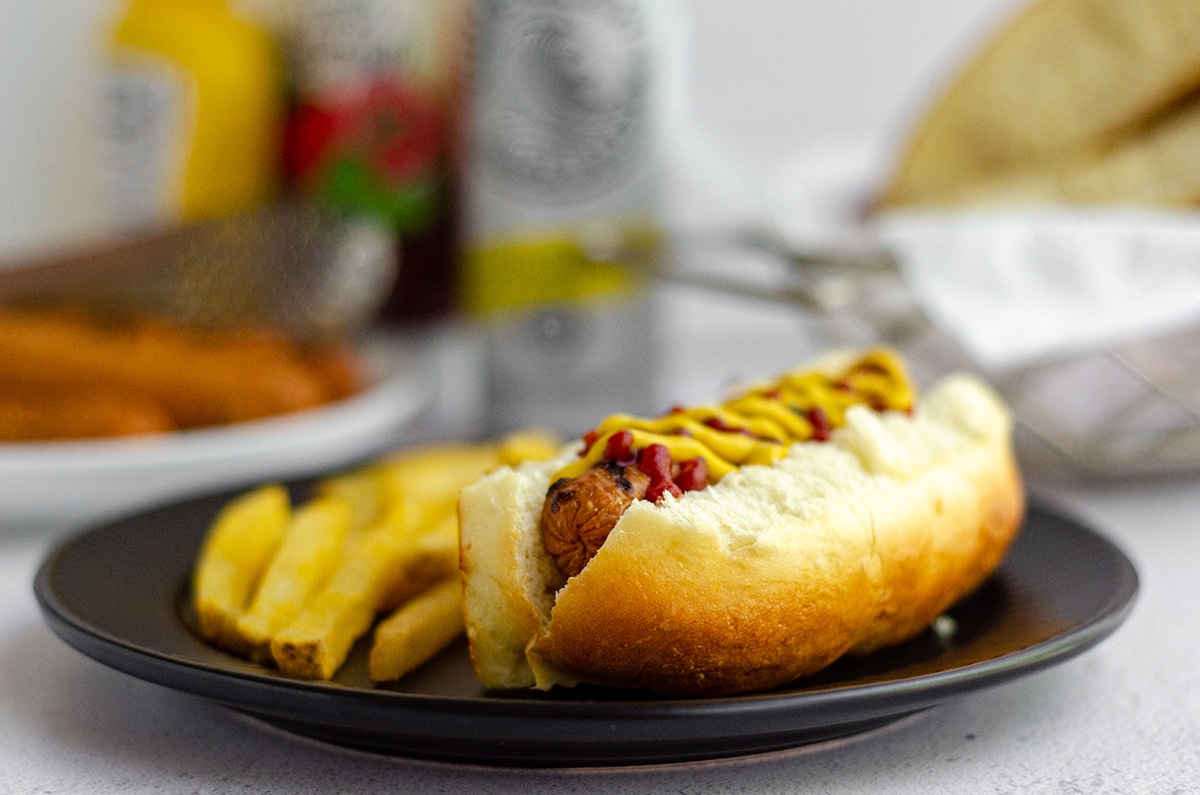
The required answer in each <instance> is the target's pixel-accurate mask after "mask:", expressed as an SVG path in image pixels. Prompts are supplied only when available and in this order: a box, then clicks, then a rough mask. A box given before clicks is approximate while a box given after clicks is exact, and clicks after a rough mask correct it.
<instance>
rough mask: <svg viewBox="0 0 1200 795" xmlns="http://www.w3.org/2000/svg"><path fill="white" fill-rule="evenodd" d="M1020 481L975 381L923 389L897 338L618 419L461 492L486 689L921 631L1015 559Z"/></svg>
mask: <svg viewBox="0 0 1200 795" xmlns="http://www.w3.org/2000/svg"><path fill="white" fill-rule="evenodd" d="M1023 513H1024V492H1023V488H1022V485H1021V480H1020V476H1019V472H1018V469H1017V465H1016V462H1015V459H1014V456H1013V453H1012V447H1011V422H1010V419H1009V415H1008V412H1007V410H1006V408H1005V407H1004V406H1003V404H1002V403H1001V402H1000V400H999V399H998V398H997V397H996V396H995V395H994V394H993V393H992V391H991V390H990V389H989V388H988V387H987V386H985V385H984V384H983V383H982V382H981V381H979V380H978V379H977V378H975V377H973V376H969V375H965V374H960V375H953V376H948V377H946V378H944V379H943V380H941V381H939V382H938V383H936V384H935V385H934V386H933V387H932V388H931V389H930V390H929V392H928V394H926V395H924V396H922V397H918V396H917V393H916V389H915V387H914V386H913V384H912V382H911V379H910V378H909V377H908V375H907V373H906V370H905V367H904V363H903V362H902V360H901V359H900V357H899V356H898V355H897V354H896V353H895V352H894V351H890V350H886V349H879V350H872V351H867V352H865V353H845V352H842V353H836V354H831V355H829V356H826V357H823V358H822V359H820V360H818V361H817V362H814V363H813V364H812V365H810V366H809V367H806V368H803V369H800V370H796V371H793V372H789V373H787V374H785V375H783V376H782V377H780V378H778V379H775V380H773V381H770V382H766V383H763V384H759V385H756V386H754V387H752V388H750V389H748V390H746V391H744V392H743V393H741V394H740V395H737V396H735V397H734V398H733V399H731V400H729V401H728V402H726V403H724V404H722V405H719V406H707V407H704V406H701V407H695V408H690V409H683V408H677V409H673V410H672V411H670V412H668V413H667V414H665V415H663V416H662V417H658V418H654V419H642V418H636V417H630V416H626V415H615V416H613V417H609V418H608V419H606V420H604V421H603V422H601V423H600V424H599V425H598V426H597V427H596V428H595V429H594V430H593V431H592V432H589V433H588V434H586V435H585V437H584V440H583V444H582V445H579V444H576V445H571V446H568V447H566V448H564V449H563V450H562V451H561V453H560V454H559V455H558V456H557V457H556V458H555V459H553V460H551V461H548V462H539V463H531V464H524V465H521V466H518V467H517V468H504V469H500V470H497V471H495V472H493V473H490V474H489V475H487V476H485V477H484V478H483V479H482V480H480V481H478V482H477V483H475V484H473V485H472V486H470V487H468V488H467V489H465V490H464V491H463V492H462V495H461V498H460V501H459V526H460V569H461V573H462V577H463V581H464V595H465V600H464V612H465V619H466V625H467V636H468V640H469V645H470V650H471V657H472V661H473V664H474V667H475V671H476V675H477V676H478V678H479V679H480V681H481V682H482V683H483V684H484V685H485V686H487V687H489V688H496V689H510V688H526V687H537V688H541V689H548V688H550V687H553V686H555V685H562V686H570V685H574V684H577V683H580V682H590V683H597V684H602V685H611V686H617V687H637V688H645V689H649V690H653V691H657V692H662V693H670V694H682V695H723V694H730V693H739V692H747V691H754V690H763V689H768V688H772V687H776V686H778V685H781V684H784V683H787V682H791V681H793V680H795V679H797V678H799V677H801V676H804V675H807V674H811V673H814V672H816V671H818V670H820V669H821V668H824V667H825V666H827V665H829V664H830V663H831V662H833V661H834V660H836V659H838V658H839V657H841V656H843V655H845V654H868V653H871V652H873V651H875V650H877V649H880V648H883V647H885V646H888V645H892V644H895V643H898V642H901V641H903V640H906V639H909V638H911V637H913V636H914V635H916V634H918V633H920V632H921V631H922V630H924V629H925V628H926V627H928V626H929V624H930V623H931V622H932V621H933V620H934V619H935V618H936V617H937V616H938V615H940V614H941V613H942V612H943V611H944V610H945V609H946V608H947V607H949V606H950V605H952V604H953V603H954V602H956V601H958V600H959V599H960V598H962V597H963V596H965V595H966V594H967V593H969V592H970V591H972V590H974V589H975V588H976V587H977V586H978V585H979V584H980V583H982V582H983V580H984V579H986V577H987V576H988V575H989V574H991V572H992V571H994V569H995V568H996V566H997V565H998V564H999V562H1000V560H1001V559H1002V557H1003V555H1004V553H1005V551H1006V550H1007V548H1008V546H1009V545H1010V544H1011V542H1012V540H1013V538H1014V536H1015V535H1016V533H1017V531H1018V528H1019V526H1020V523H1021V520H1022V517H1023Z"/></svg>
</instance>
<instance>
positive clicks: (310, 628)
mask: <svg viewBox="0 0 1200 795" xmlns="http://www.w3.org/2000/svg"><path fill="white" fill-rule="evenodd" d="M413 540H414V539H406V538H404V537H401V536H399V535H398V534H397V533H396V532H395V530H394V528H392V527H390V526H389V525H388V524H387V523H383V524H381V525H379V526H377V527H375V528H373V529H371V530H367V531H364V532H363V533H362V534H361V535H359V536H358V537H357V538H355V539H353V540H352V541H351V543H350V546H349V549H348V550H347V551H346V557H345V560H343V561H342V564H341V566H339V567H338V569H337V571H336V572H334V574H333V577H332V579H331V580H330V581H329V583H328V584H327V585H326V586H325V587H324V588H322V589H321V590H320V591H319V592H317V593H316V594H315V595H314V596H313V598H312V599H311V600H310V601H309V603H308V604H307V605H305V606H304V608H303V609H302V610H301V611H300V613H299V614H298V615H297V616H296V617H295V618H294V619H293V620H292V622H291V623H289V624H288V625H287V626H286V627H284V628H283V629H282V630H280V631H279V633H278V634H276V635H275V637H274V639H272V641H271V656H272V657H273V658H274V660H275V664H276V665H277V666H279V669H280V670H281V671H283V672H284V673H286V674H288V675H290V676H296V677H300V678H303V679H329V678H331V677H332V676H333V675H334V674H335V673H336V672H337V669H338V668H340V667H341V665H342V663H343V662H345V660H346V655H347V654H349V652H350V647H351V646H353V645H354V642H355V641H356V640H358V639H359V638H360V637H362V636H363V635H364V634H365V633H366V632H367V630H369V629H370V628H371V624H372V622H373V621H374V620H375V614H376V613H377V612H378V610H379V607H380V605H381V604H382V603H383V597H384V594H386V593H388V592H389V591H390V590H391V589H392V588H394V587H395V586H394V585H393V584H392V580H393V579H394V578H395V577H396V576H397V572H399V571H400V570H401V565H402V564H401V558H402V555H403V554H404V551H405V549H406V548H408V547H411V546H412V544H413Z"/></svg>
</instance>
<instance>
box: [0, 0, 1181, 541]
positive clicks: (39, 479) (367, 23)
mask: <svg viewBox="0 0 1200 795" xmlns="http://www.w3.org/2000/svg"><path fill="white" fill-rule="evenodd" d="M1193 5H1194V6H1196V7H1195V8H1193ZM1029 7H1035V8H1038V9H1047V8H1048V9H1050V11H1049V12H1047V13H1041V12H1039V13H1036V14H1026V15H1022V14H1021V12H1022V11H1024V10H1025V9H1027V8H1029ZM1134 9H1135V6H1130V5H1127V4H1121V3H1113V2H1108V1H1107V0H1097V2H1092V3H1075V4H1071V3H1055V2H1050V1H1048V0H1045V1H1044V2H1042V3H1034V2H1031V0H925V1H924V2H920V3H915V2H909V3H896V2H885V1H884V0H846V1H845V2H840V3H826V2H816V1H815V0H789V1H787V2H785V0H742V1H739V2H733V0H688V1H685V0H676V1H674V2H667V1H666V0H663V1H662V2H651V1H649V0H647V2H640V1H639V0H612V2H604V3H594V4H578V3H570V2H565V0H564V1H563V2H553V3H550V2H547V3H536V2H520V1H518V0H476V1H475V2H466V1H465V0H464V1H463V2H458V1H456V2H448V1H445V0H444V1H443V2H437V0H404V2H399V1H398V0H397V1H396V2H387V1H386V0H228V2H226V0H72V2H70V3H68V2H66V1H65V0H7V1H6V2H4V3H3V4H0V107H3V108H4V109H5V110H4V112H3V113H0V303H4V304H11V305H12V306H24V305H26V304H28V305H29V306H33V305H35V304H36V305H38V306H43V305H45V304H50V305H54V304H55V302H58V303H61V304H62V305H64V306H65V305H71V306H72V307H76V305H78V306H85V305H86V308H88V309H89V310H92V311H95V310H102V311H101V314H103V315H106V319H103V320H102V321H101V322H99V323H98V324H97V323H94V322H93V323H91V324H90V325H89V323H88V322H86V321H84V320H81V319H80V318H79V317H77V316H75V315H70V316H67V317H64V316H63V315H62V314H61V313H57V312H56V311H55V310H54V307H53V306H51V311H50V312H49V313H48V314H39V313H38V312H36V311H29V312H24V313H22V312H11V311H5V312H0V356H3V357H5V358H3V359H2V360H0V442H11V443H13V444H0V474H2V475H4V476H5V477H7V478H9V479H10V481H9V482H10V483H13V484H14V493H17V492H20V493H21V494H27V495H28V498H27V499H25V498H22V499H23V500H24V501H23V502H21V504H20V505H17V506H16V507H14V506H13V505H12V504H9V505H6V506H3V507H5V510H6V511H7V512H8V513H7V514H5V515H8V516H12V517H16V518H15V519H13V521H18V522H20V521H27V520H29V519H30V517H37V516H38V515H39V512H45V511H46V508H47V505H48V503H50V502H53V500H50V499H48V495H52V494H56V493H57V492H58V491H59V490H60V488H61V486H62V484H63V482H64V481H63V477H64V471H65V468H67V469H70V470H71V477H72V478H74V479H75V480H74V481H73V483H74V486H73V487H72V489H70V492H71V493H73V494H76V495H79V496H78V497H77V499H76V500H75V504H73V505H66V506H64V505H59V506H58V507H62V508H64V509H65V510H67V511H68V512H73V513H72V515H76V514H79V512H83V513H85V514H86V513H88V512H89V511H92V510H93V509H95V508H96V506H97V505H98V504H99V503H103V504H104V506H105V507H106V510H115V509H117V508H125V507H128V506H129V504H130V500H134V499H135V498H136V500H138V501H140V502H146V501H151V500H153V499H157V498H161V497H164V496H166V495H168V494H171V495H173V494H178V493H181V492H182V491H188V490H196V489H199V488H211V487H215V486H217V485H229V484H231V483H233V482H245V481H252V480H261V479H263V478H265V477H274V476H296V475H305V474H312V473H314V472H319V471H325V470H328V469H330V468H333V467H336V466H340V465H343V464H345V463H347V462H349V461H354V460H362V459H363V458H365V457H367V456H369V455H372V454H375V453H378V452H380V451H382V450H385V449H387V448H388V447H391V446H394V445H397V444H401V443H407V442H411V441H414V440H416V439H421V438H429V437H435V438H441V437H445V436H460V437H461V436H481V435H488V434H495V433H499V432H503V431H507V430H511V429H514V428H519V427H527V426H531V425H537V426H544V427H550V428H552V429H553V430H555V431H558V432H560V433H562V434H565V435H568V436H569V435H573V434H575V433H578V432H581V431H582V430H585V429H586V427H587V424H588V423H589V422H593V421H594V420H595V419H596V418H597V417H602V416H604V415H605V414H607V413H610V412H612V411H615V410H627V411H632V412H635V413H643V414H650V413H655V412H659V411H662V410H663V409H664V407H666V406H669V405H671V404H673V403H690V402H702V401H711V400H714V399H716V398H718V397H719V396H720V395H721V394H723V393H724V391H725V390H726V389H727V388H728V387H729V386H730V385H731V384H732V383H733V382H735V381H737V380H740V379H746V378H751V377H757V376H761V375H764V374H769V373H773V372H778V371H780V370H783V369H785V368H788V367H792V366H795V365H796V364H798V363H800V362H803V361H804V360H805V359H807V358H809V357H810V356H811V355H813V354H814V353H816V352H818V351H819V350H821V349H823V348H825V347H828V346H830V345H844V344H857V345H861V344H874V343H878V342H885V343H889V344H893V345H896V346H897V347H899V348H901V349H902V350H903V351H904V352H905V353H906V354H908V356H909V357H910V361H911V362H912V364H913V367H914V369H915V370H916V371H917V375H918V378H919V379H920V380H929V379H930V378H932V377H933V376H935V375H937V374H939V373H941V372H943V371H945V370H948V369H952V368H968V369H975V370H979V371H982V372H983V373H984V374H985V375H986V376H987V377H988V378H989V379H990V380H991V381H992V383H993V384H995V385H996V386H997V388H998V389H999V390H1000V391H1001V392H1002V393H1003V394H1004V396H1005V397H1006V398H1007V399H1008V400H1009V401H1010V403H1011V404H1012V405H1013V407H1014V410H1015V412H1016V415H1017V417H1018V420H1019V424H1020V429H1019V436H1020V439H1021V452H1022V456H1023V457H1024V458H1025V459H1026V461H1027V463H1029V464H1030V465H1031V466H1030V470H1029V471H1030V472H1037V473H1039V475H1040V474H1045V475H1047V476H1060V475H1064V474H1068V473H1069V474H1084V475H1097V474H1099V475H1106V476H1109V475H1114V474H1115V475H1127V474H1132V473H1140V474H1144V473H1161V472H1168V471H1178V470H1191V469H1194V468H1195V467H1196V466H1197V464H1200V388H1198V387H1197V381H1198V379H1197V378H1196V372H1197V370H1198V369H1200V354H1197V353H1195V351H1196V350H1198V349H1200V346H1196V345H1194V344H1193V343H1194V339H1195V334H1196V322H1197V319H1198V318H1200V227H1198V226H1197V225H1196V224H1195V222H1194V221H1195V218H1194V215H1193V210H1192V208H1193V207H1194V204H1195V200H1196V199H1197V198H1200V188H1198V187H1193V186H1194V185H1200V173H1197V174H1195V175H1193V174H1192V171H1195V170H1196V169H1194V168H1193V167H1192V166H1191V165H1190V164H1192V163H1193V162H1197V161H1196V159H1195V158H1194V157H1192V156H1191V153H1192V152H1194V151H1195V148H1196V147H1197V146H1200V121H1196V120H1194V119H1193V117H1194V116H1198V114H1197V113H1196V111H1195V110H1194V109H1195V108H1196V107H1200V104H1198V103H1197V102H1196V101H1195V92H1196V90H1197V89H1196V86H1197V85H1200V68H1193V66H1192V65H1193V64H1194V63H1200V52H1193V50H1200V48H1197V47H1196V45H1195V44H1194V42H1196V41H1198V40H1200V36H1197V35H1193V32H1192V27H1191V26H1192V25H1193V24H1195V21H1196V20H1198V19H1200V3H1197V2H1195V0H1155V2H1153V3H1147V4H1146V5H1144V6H1143V5H1138V6H1136V9H1144V10H1145V11H1146V13H1145V14H1144V15H1139V14H1137V13H1135V10H1134ZM1017 19H1019V20H1022V22H1023V23H1027V24H1025V26H1024V27H1020V28H1019V30H1018V32H1017V34H1016V35H1014V36H1009V37H1008V38H1007V39H1006V40H1005V43H1004V46H1000V47H997V48H994V50H993V49H989V48H990V47H991V44H990V43H991V42H992V41H993V40H994V39H995V38H996V36H997V34H998V33H999V32H1000V31H1003V30H1005V29H1006V28H1007V27H1008V26H1009V25H1010V24H1011V23H1012V21H1013V20H1017ZM1060 42H1062V43H1063V44H1062V45H1061V46H1060ZM979 53H990V55H989V56H988V57H991V58H992V59H993V61H992V62H991V63H992V66H989V67H988V68H987V69H983V70H974V71H966V70H964V67H965V66H966V65H967V64H968V63H970V62H972V60H973V59H975V58H977V57H978V55H979ZM947 97H949V98H950V99H947ZM1110 97H1117V98H1122V97H1124V100H1122V101H1117V99H1114V100H1113V101H1112V102H1110V101H1109V98H1110ZM939 103H942V104H940V105H939ZM939 108H949V110H946V111H945V112H942V111H941V110H937V112H934V109H939ZM1064 108H1067V110H1063V109H1064ZM1110 108H1111V113H1108V115H1107V116H1106V115H1105V114H1106V112H1108V111H1109V109H1110ZM1095 117H1099V118H1095ZM1026 121H1028V122H1029V124H1028V125H1026V124H1025V122H1026ZM1039 125H1040V126H1039ZM1026 127H1027V128H1028V129H1026ZM918 130H924V133H923V134H922V136H915V131H918ZM931 131H932V132H931ZM914 141H917V142H918V144H919V145H917V146H914V144H913V142H914ZM922 147H923V148H922ZM1006 158H1007V159H1006ZM954 168H957V169H958V171H953V169H954ZM956 179H961V184H957V183H954V180H956ZM947 184H949V185H950V189H946V187H945V186H946V185H947ZM939 185H940V186H941V188H940V189H945V190H948V191H949V192H943V194H941V195H938V194H937V189H939ZM955 190H957V191H958V193H954V191H955ZM922 191H924V193H923V192H922ZM116 314H121V315H122V317H123V318H125V319H126V320H128V318H129V317H130V316H131V315H132V316H133V318H134V320H133V321H132V325H129V326H120V327H118V326H117V325H115V321H114V320H113V319H112V317H113V316H115V315H116ZM149 319H153V320H154V321H155V322H157V321H159V320H163V319H165V320H167V321H170V322H171V323H177V324H179V327H180V329H181V330H180V329H174V328H164V327H161V326H160V325H154V323H150V322H149ZM122 322H125V321H124V320H123V321H122ZM215 329H220V330H221V332H222V334H225V336H217V335H216V331H215ZM248 329H250V330H252V331H253V333H250V332H248V331H247V330H248ZM264 329H265V332H264ZM193 332H195V333H199V334H200V335H201V336H199V337H196V336H189V335H192V334H193ZM122 346H126V347H122ZM129 346H132V347H129ZM135 361H136V362H137V367H134V365H133V363H134V362H135ZM105 362H108V363H109V364H111V363H112V362H120V363H121V367H118V368H116V369H117V370H120V371H121V372H122V373H123V375H121V379H124V380H121V379H118V380H117V381H112V378H111V376H112V373H113V371H114V368H113V367H111V366H109V364H105ZM137 368H141V369H137ZM135 371H136V372H135ZM105 378H107V379H109V380H107V381H105V380H104V379H105ZM181 384H183V386H181ZM285 386H286V388H285ZM149 387H153V389H158V390H159V392H162V393H163V394H157V395H151V396H150V397H149V398H148V397H147V394H146V392H147V388H149ZM205 390H208V391H207V392H206V391H205ZM151 391H152V390H151ZM135 392H136V393H137V394H134V393H135ZM209 393H211V398H212V400H213V401H214V402H213V403H212V404H211V405H201V400H200V397H201V395H206V394H209ZM47 396H50V397H52V398H53V400H52V401H49V402H47V400H46V398H47ZM417 419H419V420H420V422H418V423H416V424H414V420H417ZM264 420H269V422H266V423H264V422H262V421H264ZM251 421H254V422H253V423H252V422H251ZM289 423H290V424H289ZM6 429H7V430H6ZM214 429H216V430H214ZM164 431H171V432H173V431H188V432H189V433H184V434H174V435H173V434H171V433H167V434H166V435H163V433H162V432H164ZM114 436H149V437H152V438H155V439H158V440H159V443H157V444H154V445H151V446H149V447H147V446H141V447H135V448H130V447H128V446H117V447H113V446H112V445H106V444H105V443H103V442H100V441H96V440H100V439H102V438H103V439H107V438H108V437H114ZM168 439H169V440H170V441H169V442H168V441H165V440H168ZM45 441H54V442H62V441H66V442H75V443H80V444H83V445H84V446H83V447H73V448H69V450H68V448H64V447H54V446H45V445H41V444H40V443H41V442H45ZM89 442H95V443H94V444H91V445H90V446H88V443H89ZM147 451H152V452H151V453H148V452H147ZM67 452H69V454H67ZM84 452H86V454H87V455H83V453H84ZM31 456H33V458H31ZM89 456H90V457H89ZM35 458H36V459H37V461H38V462H39V463H38V465H37V466H36V467H34V466H31V462H32V461H34V459H35ZM197 461H203V462H204V466H203V467H200V466H198V465H197V464H196V463H195V462H197ZM232 461H237V462H238V463H239V467H240V468H239V467H232V466H231V462H232ZM205 467H207V469H205ZM133 471H138V472H152V473H154V476H155V477H158V478H160V479H161V480H162V482H161V483H158V484H155V486H154V488H150V487H149V484H148V483H147V482H146V481H136V485H137V488H132V487H129V488H126V489H125V491H124V492H122V491H121V487H119V486H118V485H117V484H128V483H130V482H133V481H130V478H129V474H130V472H133ZM13 478H15V479H17V480H12V479H13ZM130 488H132V491H131V490H130ZM101 498H106V499H101ZM8 500H9V502H10V503H12V502H13V498H12V497H9V498H8ZM22 517H23V518H22ZM2 519H3V516H0V520H2Z"/></svg>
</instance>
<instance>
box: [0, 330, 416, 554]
mask: <svg viewBox="0 0 1200 795" xmlns="http://www.w3.org/2000/svg"><path fill="white" fill-rule="evenodd" d="M363 351H364V353H365V354H366V356H367V360H368V362H369V363H370V366H371V369H372V371H373V376H374V378H373V381H374V383H373V385H372V386H369V387H368V388H367V389H365V390H364V391H362V392H360V393H359V394H357V395H354V396H352V397H349V398H346V399H345V400H341V401H338V402H336V403H331V404H329V405H326V406H322V407H320V408H315V409H311V410H307V411H300V412H295V413H293V414H288V415H284V416H279V417H272V418H269V419H264V420H256V421H253V422H244V423H239V424H237V425H230V426H225V427H220V428H206V429H200V430H193V431H181V432H179V433H172V434H161V435H154V436H144V437H136V438H129V439H121V440H88V441H69V442H31V443H13V444H0V533H25V532H36V533H51V532H61V531H65V530H69V529H71V528H74V527H79V526H83V525H87V524H93V523H97V522H100V521H103V520H107V519H110V518H114V517H116V516H120V515H123V514H126V513H132V512H135V511H137V510H139V509H143V508H145V507H147V506H150V505H153V504H155V503H160V502H164V501H167V500H171V499H175V498H178V497H182V496H186V495H190V494H194V493H201V492H208V491H212V490H214V489H221V488H232V487H236V486H239V485H241V484H244V483H251V482H262V481H265V480H273V479H277V478H297V477H304V476H308V475H313V474H317V473H319V472H327V471H330V470H332V469H336V468H338V467H341V466H348V465H350V464H352V463H355V462H358V461H361V460H363V459H366V458H369V457H370V456H372V455H375V454H378V453H380V452H382V451H384V450H385V449H386V448H387V447H388V446H389V444H391V443H394V442H395V440H396V438H397V435H398V433H399V431H400V430H401V429H402V428H403V427H404V426H405V425H406V424H407V423H409V422H410V421H411V420H412V419H413V418H414V417H415V416H416V414H417V413H418V412H420V411H421V409H423V408H424V407H425V406H426V405H427V404H428V403H429V402H430V400H431V399H432V390H431V387H430V385H431V384H432V383H433V379H431V378H429V377H427V376H428V373H427V372H426V371H427V369H428V367H429V364H428V362H427V361H426V360H425V359H424V358H423V357H422V356H420V355H419V354H418V352H417V351H415V350H412V349H410V348H406V347H405V345H404V344H403V343H402V342H401V341H399V340H393V339H382V338H381V339H373V340H371V341H369V342H368V343H367V344H365V345H364V346H363Z"/></svg>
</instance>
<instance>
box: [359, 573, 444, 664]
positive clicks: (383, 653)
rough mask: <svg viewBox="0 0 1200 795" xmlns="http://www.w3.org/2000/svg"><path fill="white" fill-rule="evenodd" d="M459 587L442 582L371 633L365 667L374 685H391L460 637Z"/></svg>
mask: <svg viewBox="0 0 1200 795" xmlns="http://www.w3.org/2000/svg"><path fill="white" fill-rule="evenodd" d="M462 604H463V595H462V583H461V582H460V581H459V579H458V577H457V576H455V577H450V578H446V579H444V580H442V581H441V582H440V583H438V584H437V585H435V586H433V587H432V588H430V589H429V590H427V591H425V592H423V593H422V594H420V595H419V596H417V597H416V598H414V599H413V600H411V601H409V602H408V603H406V604H405V605H403V606H402V607H400V608H399V609H398V610H396V611H395V612H394V613H392V614H391V615H390V616H388V617H387V618H386V619H384V620H383V621H382V622H381V623H380V624H379V626H378V627H377V628H376V630H375V639H374V642H373V643H372V645H371V656H370V658H369V661H368V664H367V670H368V673H369V674H370V677H371V679H372V680H373V681H375V682H392V681H395V680H397V679H399V678H401V677H402V676H404V675H405V674H407V673H409V672H410V671H413V670H414V669H416V668H418V667H419V666H421V665H422V664H424V663H425V662H427V661H428V660H429V659H430V658H432V657H433V656H434V655H435V654H437V653H438V652H439V651H441V650H442V649H444V648H445V647H446V646H448V645H449V644H450V642H451V641H453V640H454V639H455V638H457V637H458V636H459V635H461V634H462V632H463V629H464V625H463V612H462Z"/></svg>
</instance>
